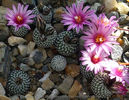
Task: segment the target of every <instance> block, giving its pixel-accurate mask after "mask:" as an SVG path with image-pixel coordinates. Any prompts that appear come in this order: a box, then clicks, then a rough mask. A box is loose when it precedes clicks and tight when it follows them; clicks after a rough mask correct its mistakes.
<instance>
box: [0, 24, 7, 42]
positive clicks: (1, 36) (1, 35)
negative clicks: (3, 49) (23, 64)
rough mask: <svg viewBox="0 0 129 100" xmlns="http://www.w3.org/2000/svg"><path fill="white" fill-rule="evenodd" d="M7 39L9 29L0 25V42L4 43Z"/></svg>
mask: <svg viewBox="0 0 129 100" xmlns="http://www.w3.org/2000/svg"><path fill="white" fill-rule="evenodd" d="M8 37H9V29H8V27H7V26H6V25H1V24H0V41H5V40H6V39H7V38H8Z"/></svg>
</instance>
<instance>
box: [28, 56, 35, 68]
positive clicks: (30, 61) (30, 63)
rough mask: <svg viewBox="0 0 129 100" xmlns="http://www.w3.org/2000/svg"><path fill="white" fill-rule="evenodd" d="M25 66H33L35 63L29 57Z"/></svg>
mask: <svg viewBox="0 0 129 100" xmlns="http://www.w3.org/2000/svg"><path fill="white" fill-rule="evenodd" d="M27 64H28V65H30V66H33V65H34V64H35V62H34V60H33V59H32V58H30V57H29V58H28V62H27Z"/></svg>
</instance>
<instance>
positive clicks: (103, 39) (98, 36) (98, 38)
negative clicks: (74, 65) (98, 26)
mask: <svg viewBox="0 0 129 100" xmlns="http://www.w3.org/2000/svg"><path fill="white" fill-rule="evenodd" d="M105 40H106V39H105V37H104V36H103V35H97V36H96V38H95V42H96V43H98V44H101V43H103V42H104V41H105Z"/></svg>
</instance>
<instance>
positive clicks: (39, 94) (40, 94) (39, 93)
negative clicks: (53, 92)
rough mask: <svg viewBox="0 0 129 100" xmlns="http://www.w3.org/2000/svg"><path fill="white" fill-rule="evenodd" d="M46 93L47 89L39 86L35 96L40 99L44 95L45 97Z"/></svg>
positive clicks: (36, 99) (37, 99)
mask: <svg viewBox="0 0 129 100" xmlns="http://www.w3.org/2000/svg"><path fill="white" fill-rule="evenodd" d="M45 94H46V91H45V90H43V89H42V88H38V89H37V90H36V92H35V95H34V98H35V100H39V99H41V98H42V97H44V95H45Z"/></svg>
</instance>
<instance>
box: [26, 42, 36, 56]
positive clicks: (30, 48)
mask: <svg viewBox="0 0 129 100" xmlns="http://www.w3.org/2000/svg"><path fill="white" fill-rule="evenodd" d="M34 47H35V43H34V42H32V41H30V42H29V43H28V46H27V54H30V53H31V52H32V51H33V50H34Z"/></svg>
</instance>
